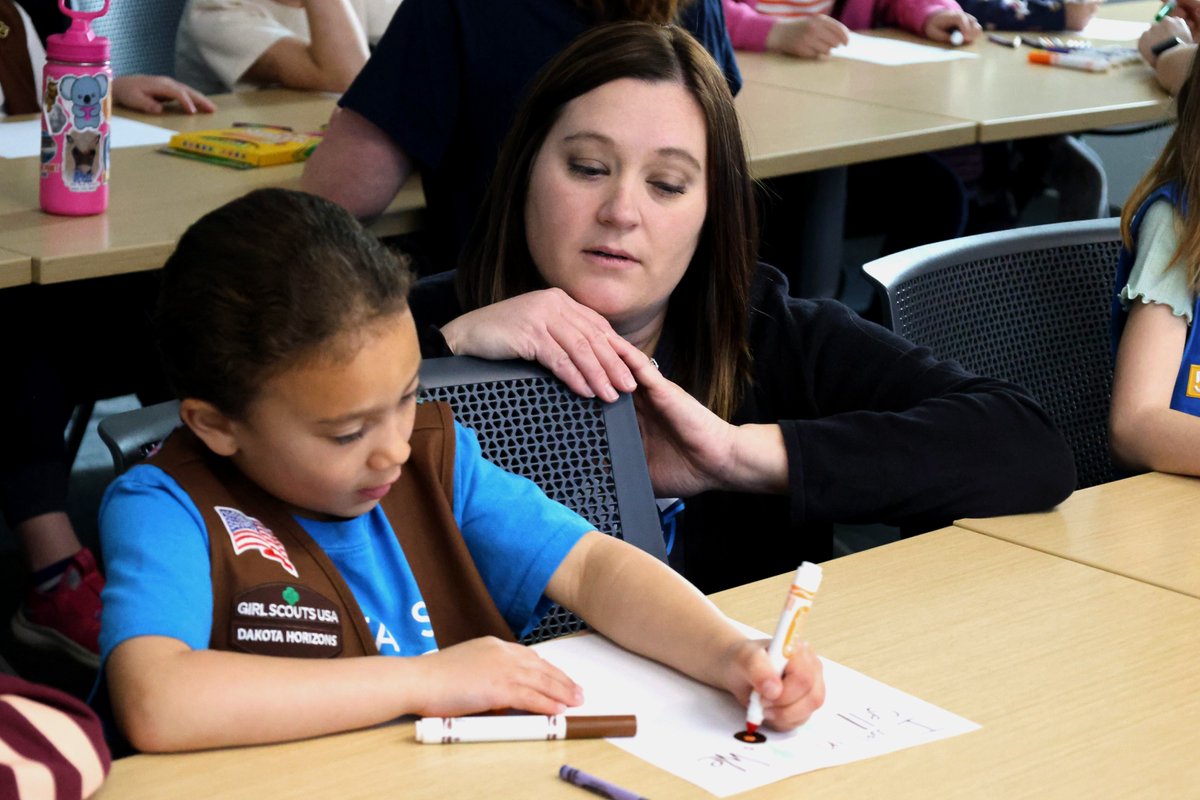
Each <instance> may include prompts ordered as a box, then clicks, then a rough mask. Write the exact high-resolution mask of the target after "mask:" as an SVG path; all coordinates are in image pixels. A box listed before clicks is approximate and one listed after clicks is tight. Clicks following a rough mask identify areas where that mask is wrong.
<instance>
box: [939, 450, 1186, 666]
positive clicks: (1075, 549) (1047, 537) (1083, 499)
mask: <svg viewBox="0 0 1200 800" xmlns="http://www.w3.org/2000/svg"><path fill="white" fill-rule="evenodd" d="M1198 507H1200V480H1197V479H1196V478H1187V477H1183V476H1180V475H1164V474H1161V473H1157V472H1151V473H1147V474H1145V475H1138V476H1137V477H1133V478H1126V479H1125V480H1121V481H1115V482H1113V483H1105V484H1101V485H1099V486H1092V487H1090V488H1087V489H1081V490H1080V491H1078V492H1075V493H1074V494H1072V495H1071V496H1070V497H1069V498H1067V499H1066V500H1065V501H1064V502H1063V503H1062V504H1061V505H1059V506H1058V508H1056V509H1054V510H1053V511H1047V512H1045V513H1041V514H1020V515H1017V516H1011V517H994V518H991V519H964V520H959V521H958V522H957V523H955V524H956V525H958V526H960V527H963V528H967V529H968V530H972V531H977V532H978V533H984V534H987V535H988V536H995V537H997V538H999V539H1004V540H1006V541H1009V542H1013V543H1015V544H1020V545H1024V546H1026V547H1032V548H1034V549H1036V550H1041V551H1042V552H1045V553H1050V554H1052V555H1056V556H1060V557H1062V558H1069V559H1071V560H1072V561H1078V562H1079V563H1081V564H1088V565H1090V566H1093V567H1097V568H1099V569H1103V570H1107V571H1108V572H1113V573H1116V574H1118V575H1125V576H1127V577H1130V578H1134V579H1135V580H1139V581H1143V582H1145V583H1149V584H1153V585H1155V586H1161V587H1163V588H1164V589H1170V590H1172V591H1176V592H1182V593H1183V594H1187V595H1191V596H1192V597H1197V598H1200V521H1197V513H1196V512H1197V508H1198ZM1197 637H1200V631H1197V632H1196V633H1195V634H1194V635H1193V642H1194V643H1195V644H1200V638H1197ZM1197 655H1198V657H1200V650H1197ZM1197 688H1198V689H1200V686H1198V687H1197Z"/></svg>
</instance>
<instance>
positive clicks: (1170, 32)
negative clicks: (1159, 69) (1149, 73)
mask: <svg viewBox="0 0 1200 800" xmlns="http://www.w3.org/2000/svg"><path fill="white" fill-rule="evenodd" d="M1173 36H1178V37H1179V38H1180V39H1182V40H1183V43H1184V44H1191V43H1192V32H1191V31H1190V30H1189V29H1188V25H1187V23H1186V22H1185V21H1184V20H1182V19H1180V18H1179V17H1163V18H1162V19H1161V20H1159V21H1158V22H1156V23H1154V24H1153V25H1151V26H1150V27H1149V28H1147V29H1146V31H1145V33H1143V34H1142V35H1141V37H1140V38H1139V39H1138V52H1140V53H1141V54H1142V58H1144V59H1145V60H1146V63H1147V64H1149V65H1150V66H1152V67H1153V66H1154V65H1155V63H1156V62H1157V61H1158V56H1156V55H1154V52H1153V50H1152V49H1151V48H1153V47H1154V45H1156V44H1158V43H1159V42H1165V41H1166V40H1167V39H1170V38H1171V37H1173Z"/></svg>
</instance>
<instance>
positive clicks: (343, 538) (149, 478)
mask: <svg viewBox="0 0 1200 800" xmlns="http://www.w3.org/2000/svg"><path fill="white" fill-rule="evenodd" d="M455 431H456V449H455V462H454V518H455V520H457V522H458V525H459V527H460V528H461V530H462V533H463V538H464V540H465V541H466V544H467V549H468V550H469V551H470V553H471V557H472V558H473V559H474V560H475V564H476V566H477V567H478V568H479V572H480V574H481V575H482V577H483V580H484V583H485V584H486V585H487V588H488V591H489V592H490V594H491V596H492V599H493V600H495V602H496V605H497V607H498V608H499V609H500V612H501V614H503V615H504V619H505V620H506V621H507V622H508V624H509V625H510V626H511V627H512V629H513V632H514V633H515V634H517V635H518V636H519V635H522V634H524V633H526V632H527V631H528V630H530V629H531V628H532V627H533V626H534V625H536V624H537V622H538V621H539V620H540V619H541V617H542V616H543V615H544V614H545V612H546V609H547V607H548V606H549V604H550V603H549V601H548V600H547V599H546V598H545V596H544V594H543V593H544V591H545V588H546V584H547V583H548V582H549V580H550V577H551V576H552V575H553V574H554V571H555V570H557V569H558V566H559V564H561V563H562V560H563V558H565V557H566V555H567V553H568V552H569V551H570V550H571V548H572V547H574V546H575V543H576V542H578V541H579V539H580V537H581V536H583V534H585V533H587V532H588V531H590V530H594V526H593V525H591V524H589V523H588V522H587V521H585V520H584V519H583V518H582V517H580V516H579V515H577V514H575V513H574V512H572V511H570V510H569V509H567V508H565V507H563V506H561V505H559V504H558V503H555V502H554V501H552V500H550V499H549V498H547V497H546V496H545V495H544V494H543V493H542V491H541V490H540V489H539V488H538V487H537V486H536V485H535V484H534V483H532V482H531V481H528V480H526V479H525V478H521V477H518V476H516V475H513V474H511V473H508V472H505V471H504V470H502V469H500V468H499V467H497V466H495V465H494V464H492V463H490V462H488V461H486V460H485V459H484V458H483V456H482V454H481V453H480V450H479V442H478V441H477V440H476V438H475V434H474V433H473V432H471V431H470V430H467V429H466V428H463V427H462V426H461V425H458V423H455ZM296 521H297V522H299V523H300V525H301V526H302V527H303V528H304V530H305V531H306V532H307V533H308V534H309V535H310V536H311V537H312V538H313V539H314V540H315V541H316V543H317V544H318V545H320V546H321V549H323V550H324V551H325V553H326V554H327V555H328V556H329V558H330V559H331V560H332V561H333V563H334V564H335V565H336V566H337V568H338V570H339V571H340V572H341V574H342V577H343V578H345V580H346V583H347V584H348V585H349V587H350V590H351V591H352V592H353V593H354V598H355V600H357V601H358V604H359V606H360V607H361V608H362V611H363V614H364V615H365V616H366V617H367V621H368V626H369V627H370V629H371V632H372V634H374V636H375V643H376V645H378V647H379V651H380V653H382V654H383V655H395V656H411V655H419V654H421V653H426V652H429V651H431V650H435V649H437V644H436V642H435V640H434V636H433V631H432V629H431V628H430V625H429V617H428V615H427V614H426V613H425V604H424V601H423V600H422V598H421V593H420V591H419V590H418V588H417V584H416V580H415V579H414V578H413V574H412V570H411V569H410V568H409V565H408V561H407V560H406V559H405V557H404V552H403V551H402V550H401V548H400V543H399V542H398V541H397V539H396V536H395V534H394V533H393V532H392V528H391V526H390V525H389V523H388V520H387V518H386V517H385V516H384V514H383V511H382V509H380V508H379V507H378V506H377V507H376V508H375V509H373V510H372V511H370V512H368V513H366V514H363V515H362V516H359V517H355V518H353V519H347V520H339V521H335V522H320V521H316V520H310V519H304V518H301V517H296ZM100 538H101V545H102V547H103V551H104V560H105V572H106V575H107V585H106V586H105V589H104V594H103V601H104V614H103V626H102V628H101V632H100V651H101V657H102V658H103V659H107V658H108V654H109V653H111V652H112V650H113V648H115V647H116V646H117V645H119V644H120V643H121V642H123V641H125V640H126V639H130V638H133V637H135V636H169V637H171V638H174V639H179V640H180V641H182V642H184V643H186V644H187V645H188V646H189V647H191V648H192V649H194V650H202V649H206V648H207V647H208V642H209V638H210V633H211V630H212V615H213V595H212V579H211V576H210V572H209V569H210V561H209V554H208V531H207V528H206V526H205V525H204V522H203V520H202V518H201V516H200V512H199V510H198V509H197V508H196V504H195V503H194V502H192V499H191V497H189V496H188V495H187V494H186V493H185V492H184V491H183V490H182V489H181V488H180V487H179V484H177V483H176V482H175V480H174V479H173V478H171V477H170V476H169V475H167V474H166V473H165V472H163V471H162V470H161V469H159V468H158V467H155V466H153V465H150V464H143V465H140V466H137V467H134V468H133V469H131V470H130V471H129V472H127V473H125V474H124V475H122V476H121V477H119V478H117V480H116V481H114V482H113V484H112V486H110V487H109V489H108V491H107V492H106V493H105V495H104V500H103V502H102V503H101V506H100Z"/></svg>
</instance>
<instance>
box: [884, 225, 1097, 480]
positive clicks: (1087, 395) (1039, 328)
mask: <svg viewBox="0 0 1200 800" xmlns="http://www.w3.org/2000/svg"><path fill="white" fill-rule="evenodd" d="M1120 240H1121V233H1120V221H1119V220H1118V219H1115V218H1113V219H1102V220H1087V221H1084V222H1067V223H1061V224H1056V225H1042V226H1038V227H1032V228H1018V229H1015V230H1009V231H1002V232H998V233H989V234H983V235H979V236H970V237H966V238H962V239H955V240H952V241H948V242H938V243H936V244H930V245H925V246H922V247H916V248H913V249H911V250H906V251H904V252H901V253H894V254H892V255H889V256H885V257H883V258H880V259H877V260H875V261H872V262H870V263H869V264H867V265H865V266H864V267H863V270H864V271H865V272H866V273H867V275H869V276H870V277H871V278H872V279H874V281H875V282H876V283H877V284H879V286H880V288H881V289H882V291H883V293H884V295H885V297H886V301H887V302H886V303H885V307H886V309H887V317H888V321H889V322H890V324H891V327H892V330H894V331H895V332H896V333H898V334H900V335H901V336H903V337H905V338H906V339H908V340H909V341H912V342H915V343H916V344H921V345H925V346H926V347H928V348H930V349H931V350H932V351H933V352H934V354H935V355H937V356H939V357H941V358H950V359H954V360H955V361H958V362H959V363H960V364H962V365H963V366H964V367H966V368H967V369H968V370H970V371H972V372H975V373H978V374H980V375H988V376H992V377H997V378H1003V379H1005V380H1009V381H1012V382H1013V383H1016V384H1018V385H1020V386H1022V387H1024V388H1025V390H1026V391H1028V392H1029V393H1030V394H1031V395H1032V396H1033V397H1034V398H1036V399H1037V401H1038V402H1039V403H1040V404H1041V405H1042V407H1043V408H1045V409H1046V411H1047V412H1048V413H1049V414H1050V416H1051V417H1052V418H1053V419H1054V421H1055V423H1056V424H1057V425H1058V427H1059V428H1060V429H1061V430H1062V432H1063V435H1064V436H1065V437H1066V439H1067V442H1068V443H1069V444H1070V445H1071V448H1072V449H1073V450H1074V451H1075V467H1076V470H1077V472H1078V476H1079V477H1078V480H1079V483H1078V488H1084V487H1087V486H1092V485H1095V484H1098V483H1105V482H1106V481H1109V480H1112V479H1113V477H1114V475H1113V468H1112V462H1111V461H1110V458H1109V450H1108V411H1109V405H1110V401H1111V399H1112V355H1111V345H1110V341H1111V339H1110V333H1109V313H1110V312H1109V309H1110V304H1111V302H1112V296H1113V275H1114V270H1115V267H1116V263H1117V252H1118V250H1119V249H1120V244H1121V241H1120Z"/></svg>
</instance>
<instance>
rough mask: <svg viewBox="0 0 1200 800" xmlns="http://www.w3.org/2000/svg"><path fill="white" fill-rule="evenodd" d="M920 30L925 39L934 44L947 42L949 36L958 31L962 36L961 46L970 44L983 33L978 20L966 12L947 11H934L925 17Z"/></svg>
mask: <svg viewBox="0 0 1200 800" xmlns="http://www.w3.org/2000/svg"><path fill="white" fill-rule="evenodd" d="M922 30H923V32H924V34H925V38H926V39H931V40H933V41H935V42H949V41H950V36H951V34H953V33H954V31H958V32H959V33H961V34H962V37H963V44H970V43H971V42H973V41H975V40H976V39H977V38H978V37H979V34H980V33H982V32H983V28H982V27H980V25H979V20H977V19H975V18H974V17H973V16H971V15H970V14H968V13H967V12H965V11H950V10H948V9H945V10H942V11H935V12H934V13H932V14H930V15H929V16H928V17H926V18H925V25H924V27H923V29H922Z"/></svg>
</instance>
